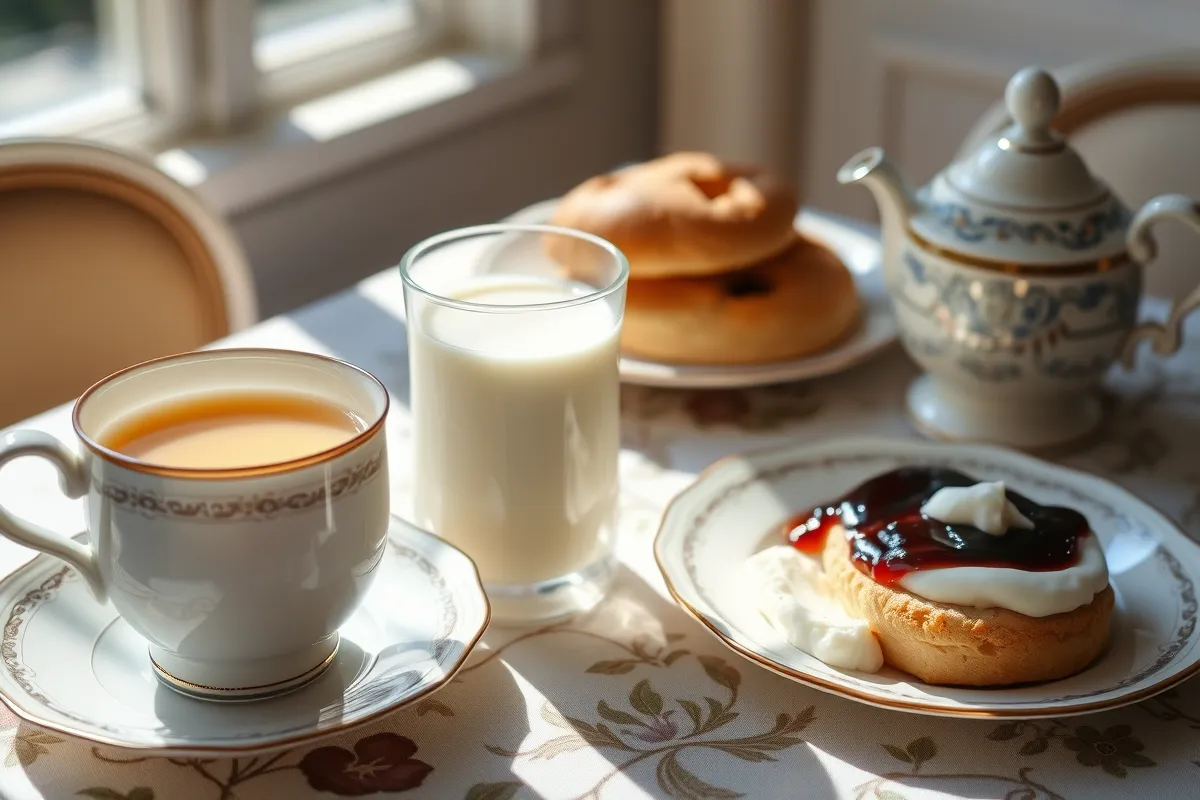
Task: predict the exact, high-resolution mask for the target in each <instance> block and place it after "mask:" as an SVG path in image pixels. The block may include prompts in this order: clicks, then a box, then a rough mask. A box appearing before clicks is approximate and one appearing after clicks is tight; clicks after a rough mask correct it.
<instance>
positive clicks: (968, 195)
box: [913, 67, 1129, 266]
mask: <svg viewBox="0 0 1200 800" xmlns="http://www.w3.org/2000/svg"><path fill="white" fill-rule="evenodd" d="M1004 100H1005V103H1006V105H1007V106H1008V113H1009V116H1010V117H1011V118H1012V120H1013V124H1012V125H1010V126H1009V127H1008V128H1007V129H1005V130H1004V131H1003V132H1002V133H1001V134H1000V136H999V137H998V138H996V139H993V140H991V141H989V142H986V143H984V144H983V145H982V146H981V147H980V148H979V149H977V150H976V151H975V152H974V153H972V154H971V155H969V156H967V157H966V158H965V159H963V160H961V161H959V162H956V163H954V164H951V165H950V166H949V167H947V168H946V169H945V170H944V171H943V172H941V173H940V174H939V175H938V176H937V177H936V178H934V180H933V181H932V183H930V185H929V186H928V187H926V189H925V190H923V192H922V194H924V195H925V197H923V198H921V199H922V200H923V201H924V202H923V205H925V206H926V209H927V211H928V213H926V214H920V215H918V218H914V219H913V229H914V231H915V232H917V233H918V234H919V235H923V236H925V237H926V238H928V239H930V240H931V241H932V242H933V243H934V244H936V245H938V246H940V247H942V248H944V249H948V250H950V251H954V252H965V253H969V254H971V255H974V256H977V257H981V258H986V259H988V260H991V261H1000V262H1004V263H1012V264H1024V263H1036V264H1045V265H1056V264H1064V265H1068V266H1074V265H1077V264H1079V263H1081V262H1084V261H1087V260H1091V259H1099V258H1110V257H1114V256H1118V255H1119V254H1121V253H1123V252H1124V247H1125V244H1124V234H1125V227H1126V226H1127V224H1128V221H1129V213H1128V211H1127V210H1126V209H1125V206H1124V205H1123V204H1122V203H1121V201H1120V199H1119V198H1117V197H1116V196H1115V195H1114V194H1113V193H1112V192H1111V191H1110V189H1109V188H1108V185H1107V184H1105V183H1104V182H1103V181H1101V180H1099V179H1098V178H1096V176H1094V175H1093V174H1092V172H1091V170H1089V169H1088V167H1087V164H1085V163H1084V161H1083V159H1082V158H1081V157H1080V155H1079V153H1078V152H1076V151H1075V149H1074V148H1072V147H1071V146H1070V144H1068V143H1067V141H1066V140H1065V139H1063V137H1062V136H1060V135H1059V134H1058V133H1056V132H1055V131H1054V130H1052V129H1051V127H1050V126H1051V123H1052V122H1053V120H1054V117H1055V115H1056V114H1057V113H1058V107H1059V100H1060V96H1059V89H1058V84H1057V83H1056V82H1055V80H1054V78H1053V77H1051V76H1050V74H1049V73H1047V72H1045V71H1043V70H1040V69H1037V68H1035V67H1029V68H1026V69H1023V70H1021V71H1020V72H1018V73H1017V74H1016V75H1014V76H1013V77H1012V79H1011V80H1010V81H1009V82H1008V88H1007V89H1006V90H1005V93H1004ZM1068 262H1069V263H1068Z"/></svg>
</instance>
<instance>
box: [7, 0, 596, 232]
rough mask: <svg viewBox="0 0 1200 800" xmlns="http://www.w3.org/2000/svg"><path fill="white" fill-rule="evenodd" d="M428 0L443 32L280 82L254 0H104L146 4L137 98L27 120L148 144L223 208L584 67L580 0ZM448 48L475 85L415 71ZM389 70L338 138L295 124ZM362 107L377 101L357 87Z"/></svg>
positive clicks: (501, 106)
mask: <svg viewBox="0 0 1200 800" xmlns="http://www.w3.org/2000/svg"><path fill="white" fill-rule="evenodd" d="M420 1H421V2H436V3H439V4H441V5H442V6H443V14H442V17H441V20H440V25H441V26H442V27H440V29H439V31H438V36H437V37H436V39H435V40H433V41H428V42H421V43H419V44H417V43H414V45H413V46H411V47H406V48H396V49H395V50H393V51H392V52H391V53H390V54H389V57H387V58H379V59H378V60H371V59H366V60H360V61H358V62H357V63H356V64H355V65H354V66H355V68H354V69H350V68H349V67H347V70H346V71H345V72H342V73H340V74H339V75H338V81H337V82H336V85H331V84H330V82H329V81H323V82H322V81H314V82H311V83H309V82H306V81H304V80H301V76H300V74H299V73H296V74H295V78H296V79H295V81H294V82H292V81H290V78H289V82H284V81H282V80H281V81H280V86H281V87H284V88H281V91H280V92H278V93H277V94H274V95H273V94H271V92H270V91H269V89H270V88H271V87H270V82H269V81H264V80H263V78H262V76H261V75H260V74H259V72H258V70H257V67H256V66H255V64H254V59H253V50H252V47H253V39H254V27H253V17H252V15H245V16H240V17H239V16H238V14H239V13H244V11H245V10H246V7H247V6H249V5H250V4H249V3H246V2H245V1H244V0H236V2H235V1H234V0H230V1H229V2H227V1H226V0H100V2H108V3H113V4H120V5H121V6H122V7H125V8H132V9H133V10H132V11H130V12H126V13H131V14H132V15H133V16H134V17H136V18H137V34H138V37H139V38H138V41H139V43H140V44H141V51H140V53H139V58H140V62H141V65H142V66H141V69H142V75H143V76H144V78H143V86H142V92H141V95H142V97H141V102H140V103H138V104H136V107H135V108H133V109H131V110H129V111H130V113H127V114H124V115H123V116H120V117H118V118H114V119H107V118H106V119H103V120H101V119H99V118H98V117H95V116H94V115H93V116H91V117H80V118H75V119H71V120H69V121H67V122H64V123H63V124H61V125H56V126H55V127H54V128H53V129H51V128H50V127H49V126H46V127H44V128H42V129H39V130H36V131H32V132H31V133H33V134H35V135H37V136H47V135H59V136H62V135H66V136H81V137H86V138H89V139H91V140H94V141H99V142H101V143H108V144H114V145H117V146H121V147H125V148H126V149H129V150H133V151H135V152H139V153H141V154H142V155H143V156H145V157H147V158H149V159H152V160H154V161H155V163H156V164H157V165H158V166H159V168H160V169H162V170H164V171H165V172H167V174H169V175H171V176H172V177H174V178H175V179H176V180H178V181H180V182H181V183H183V184H184V185H187V186H191V187H193V188H199V189H201V190H202V192H203V194H204V195H205V197H206V199H207V200H208V201H209V202H210V203H212V204H213V206H214V208H216V209H217V210H218V211H219V212H221V213H224V214H236V213H241V212H244V211H247V210H249V209H252V208H255V207H259V206H261V205H263V204H268V203H272V202H275V201H277V200H279V199H280V198H282V197H284V196H286V195H288V194H290V193H293V192H297V191H303V190H306V189H308V188H310V187H312V186H314V185H316V184H317V183H319V182H321V181H324V180H328V179H333V178H336V177H338V176H341V175H345V174H347V173H348V172H351V171H354V170H358V169H362V168H363V167H364V166H366V165H367V164H370V163H373V162H375V161H377V160H379V159H382V158H387V157H391V156H393V155H395V154H397V153H400V152H403V151H404V150H407V149H411V148H412V147H415V146H418V145H420V144H422V143H425V142H429V141H433V140H436V139H437V138H439V137H443V136H446V135H447V134H451V133H453V132H454V131H458V130H462V129H464V128H467V127H471V126H474V125H478V124H479V123H480V122H482V121H483V120H486V119H488V118H490V117H492V116H495V115H497V114H502V113H507V112H509V111H513V110H515V109H517V108H519V107H520V106H522V105H524V104H526V103H528V102H531V101H533V100H535V99H538V98H544V97H546V96H548V95H550V94H554V93H558V92H561V91H564V90H567V89H568V88H569V87H571V86H573V85H574V84H575V83H576V82H577V81H578V80H579V77H580V75H581V74H582V71H583V64H584V60H583V54H582V53H581V51H580V50H579V48H578V25H579V23H580V17H581V15H580V13H579V12H580V8H579V5H578V2H577V0H420ZM239 9H240V10H239ZM239 19H240V20H241V22H238V20H239ZM235 25H236V26H237V27H236V28H234V27H231V26H235ZM234 30H236V31H238V33H237V36H236V39H237V40H238V42H240V44H238V43H234V42H233V41H232V39H234V38H235V37H234V36H233V35H232V33H233V31H234ZM214 32H220V35H213V34H214ZM222 40H224V41H223V44H222V45H221V46H219V47H211V46H210V43H212V42H218V41H222ZM447 61H449V62H454V63H458V64H460V65H462V66H459V67H457V69H462V68H463V66H466V67H467V68H468V69H469V70H470V72H471V74H472V76H473V78H472V83H471V85H469V86H468V87H466V88H465V90H461V89H459V90H456V89H455V88H454V87H446V88H447V90H446V91H445V92H441V91H440V90H436V91H435V90H434V87H432V86H431V85H429V84H427V83H426V82H425V81H424V80H423V79H422V78H419V77H418V76H421V75H425V74H426V72H427V70H429V69H434V70H435V71H436V69H437V66H438V65H439V63H443V64H444V63H445V62H447ZM346 63H347V64H349V63H351V62H349V61H348V62H346ZM380 82H385V83H387V84H388V85H389V86H395V85H397V84H398V83H399V84H404V86H405V88H403V89H401V90H398V91H400V94H399V95H394V96H391V97H392V99H395V100H397V101H398V102H396V103H395V104H394V109H393V110H391V111H386V110H384V113H383V114H382V115H379V114H376V115H375V116H373V117H372V115H371V114H366V115H365V118H364V119H363V121H362V123H361V124H352V125H350V126H348V127H346V128H345V129H344V131H342V132H335V133H334V135H333V136H332V138H328V137H326V138H321V137H313V138H310V137H308V136H306V135H305V134H304V133H303V131H302V130H299V131H298V130H297V129H296V127H295V125H294V124H293V114H295V113H298V112H301V111H302V110H303V109H305V108H308V109H310V110H311V109H312V107H313V106H314V105H315V106H318V107H319V106H321V105H328V104H329V103H330V102H333V103H335V104H336V103H339V102H340V101H341V100H342V99H343V98H346V97H359V96H363V95H364V94H369V92H367V91H366V90H368V87H371V86H372V85H374V84H379V83H380ZM264 84H267V86H266V87H264ZM409 87H413V88H411V89H410V88H409ZM410 92H411V94H410ZM364 109H366V110H368V111H380V110H381V109H377V108H375V107H374V106H366V105H363V103H362V102H361V101H360V102H359V111H362V110H364ZM360 116H361V115H360ZM4 136H5V134H4V132H3V131H0V137H4Z"/></svg>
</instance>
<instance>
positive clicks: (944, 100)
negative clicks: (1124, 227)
mask: <svg viewBox="0 0 1200 800" xmlns="http://www.w3.org/2000/svg"><path fill="white" fill-rule="evenodd" d="M1197 32H1200V4H1198V3H1196V2H1195V0H1136V2H1135V1H1134V0H662V1H661V2H657V1H656V0H4V2H2V3H0V136H3V137H6V138H11V137H27V136H43V135H68V136H79V137H84V138H88V139H92V140H95V141H100V142H106V143H110V144H115V145H117V146H120V147H124V148H128V149H133V150H137V151H140V152H142V153H144V154H146V155H148V156H150V157H152V158H154V159H155V160H156V162H157V164H158V165H159V166H160V167H161V168H162V169H163V170H164V171H166V172H168V173H169V174H171V175H172V176H173V177H175V178H176V179H177V180H179V181H181V182H183V183H185V184H187V185H189V186H193V187H194V188H195V189H196V190H197V191H198V192H199V193H200V194H201V195H202V196H203V197H205V198H206V199H207V200H208V201H209V202H210V204H211V205H212V206H213V207H214V208H215V210H216V211H217V212H218V213H219V214H221V215H222V216H223V217H224V218H225V219H226V220H228V221H229V222H230V223H231V225H232V227H233V229H234V231H235V233H236V235H237V237H238V238H239V239H240V241H241V244H242V246H243V247H244V248H245V250H246V253H247V255H248V258H249V261H250V266H251V270H252V273H253V280H254V283H255V285H256V287H257V290H258V302H259V307H260V311H261V314H262V315H263V316H269V315H271V314H275V313H278V312H281V311H285V310H288V309H290V308H293V307H296V306H298V305H301V304H303V303H306V302H309V301H311V300H313V299H316V298H318V297H321V296H323V295H326V294H328V293H330V292H331V291H333V290H336V289H338V288H341V287H344V286H348V285H350V284H351V283H353V282H355V281H357V280H359V279H361V278H363V277H364V276H366V275H369V274H371V273H373V272H376V271H378V270H380V269H384V268H386V267H389V266H391V265H393V264H394V263H396V262H397V261H398V259H399V257H400V256H401V255H402V254H403V252H404V251H405V249H406V248H407V247H408V246H409V245H411V244H413V243H414V242H415V241H417V240H419V239H420V238H422V237H424V236H426V235H428V234H431V233H434V232H436V231H440V230H444V229H447V228H450V227H454V226H457V225H462V224H467V223H473V222H482V221H489V220H493V219H496V218H498V217H501V216H503V215H506V214H508V213H511V212H513V211H515V210H517V209H519V208H521V207H522V206H524V205H526V204H529V203H532V202H534V201H537V200H541V199H545V198H547V197H552V196H555V195H557V194H559V193H561V192H563V191H564V190H566V189H568V188H569V187H571V186H572V185H573V184H575V183H576V182H578V181H580V180H582V179H584V178H586V177H588V176H590V175H593V174H595V173H597V172H601V171H604V170H607V169H610V168H612V167H614V166H616V165H618V164H621V163H624V162H629V161H634V160H638V159H644V158H647V157H650V156H652V155H654V154H656V153H658V152H663V151H670V150H676V149H681V148H702V149H708V150H712V151H713V152H715V153H717V154H718V155H721V156H724V157H727V158H735V159H744V160H748V161H754V162H758V163H763V164H767V165H770V166H772V167H775V168H777V169H779V170H781V171H783V172H785V173H786V174H788V175H790V176H792V177H793V178H794V179H795V181H796V182H797V183H798V184H799V185H800V186H801V187H802V190H803V192H804V195H805V198H806V201H807V202H808V203H810V204H812V205H814V206H817V207H820V208H822V209H826V210H829V211H833V212H837V213H841V214H845V215H849V216H853V217H860V218H862V219H865V220H871V219H872V218H873V214H874V208H873V204H872V203H871V201H870V199H869V197H868V196H867V194H866V193H865V192H861V191H856V190H850V189H845V188H842V187H839V186H837V185H836V183H835V182H834V180H833V174H834V172H835V171H836V168H837V167H838V165H840V164H841V163H842V162H843V161H844V160H845V159H846V158H847V157H848V156H849V155H851V154H852V153H854V152H855V151H856V150H858V149H860V148H861V147H864V146H868V145H872V144H882V145H884V146H885V147H886V148H887V149H888V150H889V153H890V155H891V156H892V157H893V159H894V160H895V161H897V162H898V163H899V164H901V165H902V166H903V167H904V169H905V171H906V173H907V175H908V177H909V178H910V180H912V181H914V182H921V183H923V182H924V181H925V180H927V179H928V178H929V177H930V176H931V175H932V174H933V173H934V172H935V171H936V170H937V169H938V168H940V167H941V166H942V165H943V164H944V163H945V162H946V161H948V160H949V159H951V158H952V157H953V156H954V155H955V153H956V151H957V150H958V149H959V148H960V146H962V143H963V141H964V139H965V138H968V137H969V135H971V134H972V131H973V130H975V129H977V128H980V126H982V128H983V129H986V128H987V124H986V122H987V120H986V117H987V115H988V113H989V109H992V111H993V112H994V111H995V109H994V108H993V107H994V106H995V104H996V103H997V101H998V100H999V99H1000V98H1001V95H1002V92H1003V87H1004V84H1005V81H1006V80H1007V78H1008V77H1009V76H1010V75H1011V74H1012V73H1013V72H1014V71H1015V70H1017V69H1019V68H1020V67H1022V66H1025V65H1028V64H1039V65H1042V66H1045V67H1049V68H1053V69H1055V70H1056V73H1057V72H1058V71H1059V70H1062V71H1063V74H1066V75H1069V74H1073V73H1071V70H1072V69H1078V68H1079V67H1078V65H1081V64H1083V65H1087V64H1090V63H1093V62H1095V61H1096V60H1097V59H1101V60H1103V59H1112V58H1118V57H1120V56H1121V55H1122V54H1124V53H1126V52H1142V53H1145V52H1171V51H1173V50H1175V49H1178V48H1186V47H1188V46H1189V45H1191V44H1192V43H1193V42H1194V41H1195V39H1196V35H1197ZM1181 53H1182V51H1181ZM1187 58H1188V56H1186V55H1185V54H1181V55H1180V56H1179V59H1180V63H1181V64H1182V63H1184V62H1185V61H1186V60H1187ZM1189 68H1190V67H1189ZM1192 71H1193V72H1194V71H1195V70H1194V69H1193V70H1192ZM1190 78H1191V73H1189V80H1190ZM1180 86H1182V88H1180ZM1180 86H1176V89H1175V91H1174V94H1171V95H1170V96H1169V97H1166V98H1165V99H1164V98H1163V97H1159V98H1157V100H1156V102H1155V103H1150V102H1149V101H1147V100H1146V98H1144V97H1142V98H1135V99H1137V102H1135V103H1132V105H1133V106H1136V108H1134V109H1133V110H1132V111H1130V113H1137V114H1142V113H1155V112H1156V109H1157V110H1161V108H1160V107H1162V106H1171V107H1172V109H1173V111H1172V113H1175V114H1177V115H1178V114H1184V115H1187V114H1191V115H1193V116H1192V117H1185V122H1184V123H1178V125H1179V126H1181V127H1177V128H1175V129H1174V130H1179V131H1187V132H1188V133H1187V138H1188V140H1189V141H1194V137H1192V136H1191V132H1194V131H1195V130H1196V128H1195V125H1196V124H1200V116H1198V114H1200V112H1197V111H1196V109H1200V80H1190V82H1188V81H1185V82H1183V83H1182V84H1180ZM1150 99H1151V100H1153V99H1154V98H1150ZM1126 105H1130V103H1128V102H1126ZM1151 106H1153V107H1151ZM1188 106H1190V108H1189V107H1188ZM1128 110H1129V109H1125V108H1121V109H1115V111H1117V112H1121V113H1124V112H1125V111H1128ZM1109 111H1114V109H1109ZM1112 116H1113V114H1111V113H1110V114H1108V117H1112ZM981 119H982V121H981ZM1187 119H1190V120H1191V122H1186V120H1187ZM1173 124H1175V123H1173ZM1188 125H1192V127H1191V128H1188V127H1187V126H1188ZM1083 128H1087V126H1086V125H1084V126H1082V128H1081V129H1080V131H1078V133H1079V136H1080V140H1081V144H1080V147H1081V148H1082V149H1083V150H1084V153H1085V155H1086V156H1088V157H1089V159H1092V160H1093V161H1095V162H1096V163H1094V167H1095V169H1096V171H1097V172H1100V173H1101V174H1104V175H1106V176H1107V177H1109V178H1110V180H1112V181H1113V182H1114V183H1115V184H1116V185H1117V187H1118V189H1119V190H1120V191H1122V192H1123V193H1124V194H1126V195H1127V196H1126V200H1127V202H1128V203H1129V204H1131V205H1136V204H1138V203H1140V202H1142V201H1143V200H1145V199H1146V198H1147V197H1149V196H1150V195H1151V194H1152V193H1156V192H1158V191H1167V190H1172V189H1174V190H1182V191H1193V192H1194V191H1196V190H1197V189H1198V188H1200V187H1195V186H1188V185H1178V186H1172V185H1171V183H1172V182H1174V183H1180V184H1186V183H1187V182H1188V180H1186V179H1185V178H1183V177H1181V176H1180V175H1179V174H1178V170H1179V169H1180V158H1179V157H1177V158H1173V159H1171V160H1170V163H1166V165H1165V166H1164V165H1160V166H1157V167H1155V166H1151V167H1149V168H1150V169H1159V170H1160V171H1161V172H1162V174H1161V176H1156V177H1155V179H1154V180H1151V181H1143V182H1142V183H1139V182H1138V178H1137V176H1139V175H1142V174H1144V172H1145V170H1146V169H1147V168H1148V167H1145V166H1144V165H1142V164H1140V162H1138V161H1137V159H1135V158H1133V157H1132V156H1131V155H1130V152H1131V150H1132V149H1147V150H1153V149H1154V148H1156V147H1161V146H1162V143H1161V142H1159V141H1158V139H1160V138H1161V136H1160V134H1158V133H1155V131H1156V130H1157V128H1155V126H1153V125H1147V124H1146V123H1145V122H1144V121H1139V122H1136V123H1130V124H1128V125H1125V127H1123V128H1122V127H1121V126H1120V125H1118V126H1116V128H1115V130H1114V128H1113V126H1112V125H1111V124H1110V125H1107V126H1106V132H1104V133H1100V134H1096V135H1094V136H1092V138H1091V139H1088V138H1087V136H1086V135H1085V134H1088V131H1086V130H1083ZM977 133H978V132H977ZM1073 135H1074V134H1073ZM1156 137H1158V138H1157V139H1156ZM1177 138H1178V137H1177ZM1185 160H1191V161H1194V160H1195V159H1194V158H1192V159H1186V158H1185ZM1160 161H1162V159H1160ZM1122 171H1124V172H1122ZM1195 177H1197V178H1200V175H1197V176H1195ZM1192 182H1193V183H1194V182H1196V181H1192ZM1143 183H1144V184H1146V185H1143Z"/></svg>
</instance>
